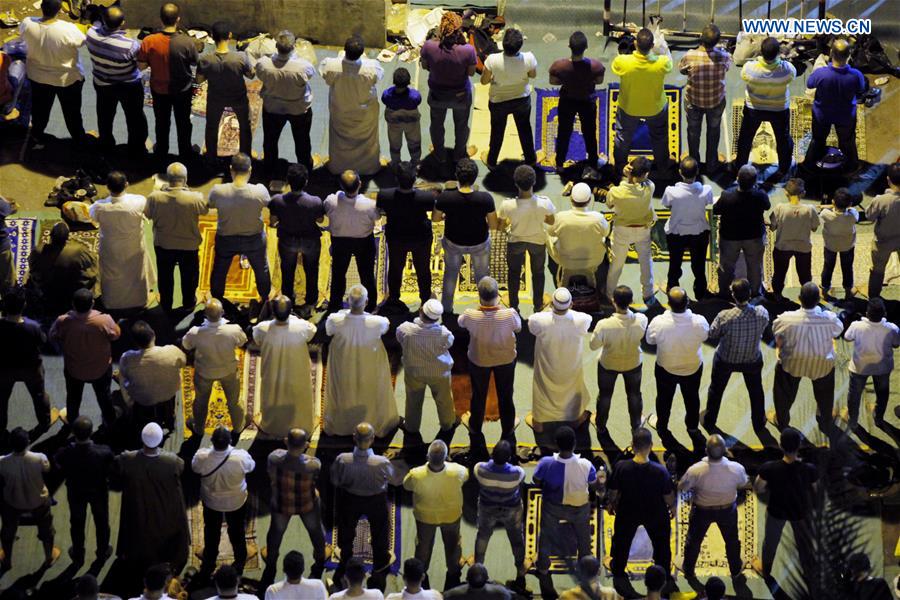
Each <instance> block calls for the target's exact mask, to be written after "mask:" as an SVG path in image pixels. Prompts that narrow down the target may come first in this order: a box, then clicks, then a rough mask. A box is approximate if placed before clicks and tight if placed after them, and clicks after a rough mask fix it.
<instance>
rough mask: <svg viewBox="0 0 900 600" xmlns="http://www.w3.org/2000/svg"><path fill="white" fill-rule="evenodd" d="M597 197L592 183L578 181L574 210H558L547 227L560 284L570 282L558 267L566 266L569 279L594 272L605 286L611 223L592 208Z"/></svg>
mask: <svg viewBox="0 0 900 600" xmlns="http://www.w3.org/2000/svg"><path fill="white" fill-rule="evenodd" d="M593 198H594V197H593V194H592V193H591V188H590V186H589V185H588V184H586V183H578V184H575V187H573V188H572V196H571V199H572V209H571V210H564V211H561V212H559V213H557V215H556V217H555V219H554V221H553V224H552V225H550V227H549V228H548V229H547V245H548V251H549V253H550V265H549V268H550V272H551V273H553V276H554V279H556V282H557V284H559V285H563V286H565V285H566V284H567V283H568V282H567V281H561V280H560V279H559V277H558V275H557V271H558V269H562V270H563V273H564V276H565V278H568V277H569V276H571V275H573V274H578V273H582V274H589V275H594V286H595V287H596V288H597V289H599V290H604V289H605V283H606V278H605V277H602V276H601V269H600V267H601V265H602V264H603V262H604V260H605V259H606V236H608V235H609V222H608V221H607V220H606V217H604V216H603V215H602V214H600V213H599V212H597V211H595V210H590V208H589V207H590V204H591V200H593ZM588 280H589V281H590V278H589V279H588Z"/></svg>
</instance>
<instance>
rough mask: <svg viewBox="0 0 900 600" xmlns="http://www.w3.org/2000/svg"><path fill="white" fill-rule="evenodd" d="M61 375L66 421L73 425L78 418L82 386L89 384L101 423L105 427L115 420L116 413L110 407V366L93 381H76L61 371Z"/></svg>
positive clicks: (82, 391) (111, 406)
mask: <svg viewBox="0 0 900 600" xmlns="http://www.w3.org/2000/svg"><path fill="white" fill-rule="evenodd" d="M63 375H64V376H65V379H66V420H67V421H68V422H69V423H74V422H75V419H77V418H78V415H79V411H80V410H81V396H82V394H83V393H84V384H86V383H89V384H91V387H92V388H94V395H95V396H97V404H99V405H100V413H101V414H102V415H103V422H104V423H106V424H107V425H109V424H111V423H112V422H113V421H115V420H116V411H115V409H114V408H113V405H112V397H111V392H110V385H112V366H110V367H109V368H108V369H107V370H106V372H105V373H104V374H103V375H101V376H100V377H98V378H97V379H94V380H93V381H82V380H81V379H76V378H75V377H73V376H72V375H70V374H69V372H68V371H66V370H65V369H63Z"/></svg>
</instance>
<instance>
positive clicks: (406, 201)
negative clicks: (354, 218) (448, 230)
mask: <svg viewBox="0 0 900 600" xmlns="http://www.w3.org/2000/svg"><path fill="white" fill-rule="evenodd" d="M376 203H377V205H378V210H380V211H382V212H384V214H385V215H386V216H387V225H386V226H385V228H384V229H385V235H386V236H387V239H388V241H390V240H398V241H404V242H417V241H424V240H430V239H431V237H432V233H431V219H429V218H428V211H431V210H434V194H433V193H432V192H429V191H426V190H412V191H408V192H404V191H401V190H399V189H397V188H387V189H384V190H381V191H379V192H378V196H377V198H376Z"/></svg>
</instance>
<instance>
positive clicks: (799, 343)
mask: <svg viewBox="0 0 900 600" xmlns="http://www.w3.org/2000/svg"><path fill="white" fill-rule="evenodd" d="M843 330H844V325H843V324H842V323H841V320H840V319H838V317H837V315H836V314H834V313H833V312H831V311H830V310H822V308H821V307H819V306H817V307H815V308H811V309H806V308H801V309H798V310H790V311H787V312H783V313H781V314H780V315H778V318H776V319H775V321H774V322H773V323H772V333H774V334H775V339H776V341H778V340H780V342H781V346H780V347H779V349H778V361H779V362H780V363H781V367H782V368H783V369H784V370H785V371H786V372H787V373H788V374H790V375H793V376H794V377H809V378H810V379H821V378H822V377H825V376H826V375H828V374H829V373H830V372H831V371H832V369H834V338H836V337H838V336H840V335H841V332H843Z"/></svg>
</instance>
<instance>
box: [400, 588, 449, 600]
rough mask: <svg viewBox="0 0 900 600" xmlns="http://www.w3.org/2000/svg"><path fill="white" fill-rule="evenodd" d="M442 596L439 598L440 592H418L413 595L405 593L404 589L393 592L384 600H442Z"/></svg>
mask: <svg viewBox="0 0 900 600" xmlns="http://www.w3.org/2000/svg"><path fill="white" fill-rule="evenodd" d="M442 599H443V596H441V593H440V592H436V591H434V590H419V591H418V592H416V593H415V594H413V593H411V592H408V591H406V588H404V589H403V591H402V592H394V593H393V594H388V595H387V599H386V600H442Z"/></svg>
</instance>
